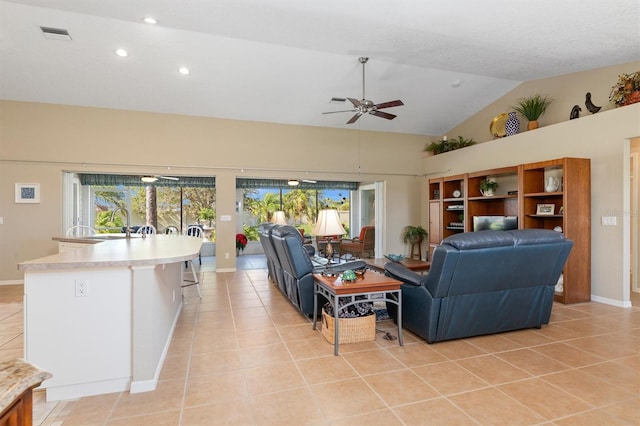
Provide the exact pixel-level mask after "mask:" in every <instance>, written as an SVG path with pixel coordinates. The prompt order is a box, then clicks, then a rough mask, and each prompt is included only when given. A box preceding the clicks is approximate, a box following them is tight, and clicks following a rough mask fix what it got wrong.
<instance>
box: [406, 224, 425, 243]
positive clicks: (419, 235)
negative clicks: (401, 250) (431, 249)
mask: <svg viewBox="0 0 640 426" xmlns="http://www.w3.org/2000/svg"><path fill="white" fill-rule="evenodd" d="M427 235H429V234H428V233H427V230H426V229H424V228H423V227H422V226H420V225H418V226H411V225H407V226H405V227H404V231H402V241H403V242H404V243H405V244H416V243H418V244H419V243H421V242H422V241H423V240H424V239H425V238H427Z"/></svg>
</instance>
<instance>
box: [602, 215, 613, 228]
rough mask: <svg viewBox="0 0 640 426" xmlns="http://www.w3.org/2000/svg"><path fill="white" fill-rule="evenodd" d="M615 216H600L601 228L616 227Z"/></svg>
mask: <svg viewBox="0 0 640 426" xmlns="http://www.w3.org/2000/svg"><path fill="white" fill-rule="evenodd" d="M616 224H617V221H616V217H615V216H602V226H616Z"/></svg>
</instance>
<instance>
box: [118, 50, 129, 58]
mask: <svg viewBox="0 0 640 426" xmlns="http://www.w3.org/2000/svg"><path fill="white" fill-rule="evenodd" d="M116 55H118V56H120V57H121V58H126V57H127V56H129V52H127V51H126V50H124V49H118V50H116Z"/></svg>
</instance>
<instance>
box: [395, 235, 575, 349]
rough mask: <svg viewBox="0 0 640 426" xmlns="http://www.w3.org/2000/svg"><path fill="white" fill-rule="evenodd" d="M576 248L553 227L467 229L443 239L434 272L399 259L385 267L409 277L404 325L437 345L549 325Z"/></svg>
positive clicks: (404, 293)
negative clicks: (563, 275)
mask: <svg viewBox="0 0 640 426" xmlns="http://www.w3.org/2000/svg"><path fill="white" fill-rule="evenodd" d="M572 247H573V242H572V241H571V240H568V239H566V238H565V237H564V235H562V234H561V233H558V232H555V231H551V230H545V229H521V230H514V231H479V232H467V233H462V234H457V235H454V236H451V237H448V238H445V239H444V240H443V241H442V244H441V245H440V246H438V247H437V248H436V249H435V251H434V253H433V258H432V261H431V269H430V271H429V273H428V274H426V275H419V274H417V273H415V272H413V271H410V270H408V269H406V268H405V267H404V266H402V265H400V264H398V263H393V262H389V263H387V264H386V267H385V270H386V274H387V275H389V276H391V277H393V278H396V279H398V280H400V281H403V282H404V284H403V285H402V325H403V326H404V328H406V329H408V330H410V331H411V332H413V333H415V334H417V335H419V336H420V337H422V338H424V339H426V341H427V342H428V343H434V342H438V341H442V340H451V339H458V338H462V337H470V336H478V335H483V334H492V333H498V332H503V331H509V330H518V329H523V328H531V327H536V328H540V327H542V325H543V324H548V323H549V318H550V316H551V307H552V305H553V295H554V289H555V285H556V283H557V281H558V278H559V277H560V274H561V273H562V269H563V267H564V265H565V263H566V261H567V258H568V256H569V252H570V251H571V248H572ZM387 309H388V311H389V314H390V315H391V317H392V318H394V319H395V318H397V308H396V307H395V305H392V304H388V305H387Z"/></svg>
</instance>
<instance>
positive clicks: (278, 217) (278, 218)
mask: <svg viewBox="0 0 640 426" xmlns="http://www.w3.org/2000/svg"><path fill="white" fill-rule="evenodd" d="M271 223H275V224H276V225H286V224H287V218H285V217H284V212H283V211H282V210H278V211H276V212H274V213H273V217H271Z"/></svg>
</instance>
